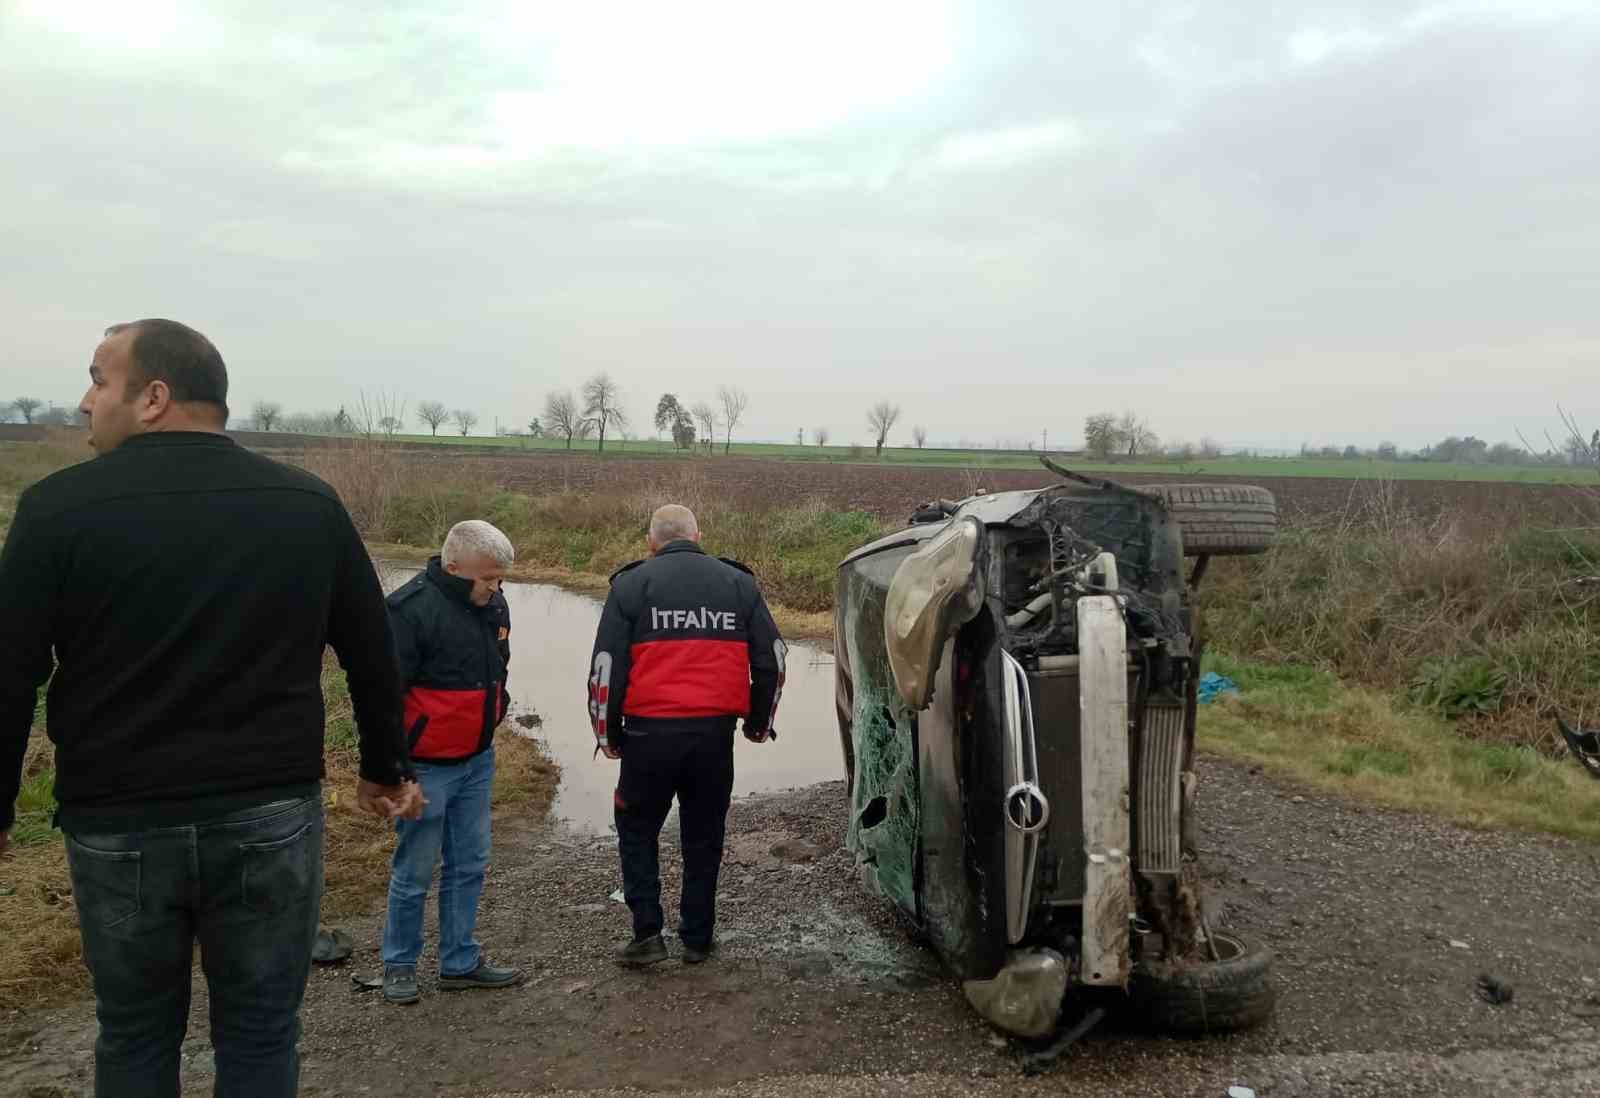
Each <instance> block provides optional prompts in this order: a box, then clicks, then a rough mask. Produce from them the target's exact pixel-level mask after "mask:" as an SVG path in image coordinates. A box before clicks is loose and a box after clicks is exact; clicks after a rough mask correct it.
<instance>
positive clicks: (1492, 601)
mask: <svg viewBox="0 0 1600 1098" xmlns="http://www.w3.org/2000/svg"><path fill="white" fill-rule="evenodd" d="M1573 499H1574V503H1575V505H1576V506H1579V507H1582V506H1584V501H1585V499H1588V501H1589V504H1590V505H1591V506H1592V509H1593V512H1594V521H1593V525H1592V526H1590V527H1587V528H1576V529H1570V530H1549V529H1537V528H1531V527H1520V528H1515V527H1514V528H1504V527H1497V526H1494V525H1492V524H1477V525H1473V526H1470V527H1468V526H1465V525H1463V524H1462V523H1460V522H1459V521H1457V520H1455V519H1453V518H1451V517H1444V518H1435V519H1423V518H1421V517H1419V516H1417V515H1415V514H1413V513H1410V512H1408V511H1406V510H1404V509H1402V508H1397V507H1395V506H1394V505H1393V501H1392V497H1385V496H1383V495H1382V494H1381V493H1380V494H1378V495H1374V496H1371V497H1367V498H1366V499H1364V500H1361V501H1360V502H1358V503H1357V504H1356V505H1355V506H1353V507H1352V508H1351V510H1350V511H1349V512H1348V513H1346V514H1343V515H1336V516H1331V517H1329V518H1328V519H1326V520H1324V521H1320V522H1310V523H1302V524H1300V525H1296V526H1294V527H1292V528H1289V529H1286V530H1285V531H1283V533H1282V534H1281V535H1280V538H1279V542H1278V545H1277V547H1276V548H1274V549H1273V551H1272V552H1270V553H1267V554H1265V555H1263V556H1260V557H1251V558H1234V559H1226V560H1218V561H1217V562H1215V567H1213V568H1212V570H1211V572H1210V574H1209V575H1208V577H1207V579H1206V582H1205V584H1204V586H1203V587H1202V589H1201V593H1200V597H1201V600H1202V603H1203V606H1204V610H1205V623H1206V630H1207V635H1208V638H1209V640H1210V642H1211V643H1213V644H1215V645H1216V646H1217V647H1218V648H1219V649H1221V650H1224V651H1228V652H1233V653H1237V654H1239V655H1241V656H1243V657H1245V658H1247V659H1250V660H1252V661H1255V662H1257V663H1261V664H1266V665H1273V666H1282V665H1289V666H1315V667H1321V668H1326V669H1328V670H1329V671H1331V672H1333V673H1334V674H1336V675H1337V676H1339V677H1340V678H1341V679H1344V680H1346V681H1350V682H1358V683H1361V684H1363V685H1366V686H1370V687H1373V688H1376V689H1379V690H1382V691H1385V692H1387V693H1389V694H1390V695H1392V696H1394V697H1396V698H1402V697H1403V698H1407V699H1408V700H1409V701H1411V702H1412V703H1414V704H1416V705H1419V706H1422V707H1424V708H1426V709H1429V710H1431V711H1432V712H1434V713H1437V714H1438V715H1440V716H1442V717H1445V718H1447V719H1449V720H1450V721H1451V722H1452V723H1451V728H1452V729H1453V731H1455V732H1456V733H1458V734H1459V735H1460V736H1461V737H1463V738H1465V739H1468V740H1473V741H1482V742H1497V743H1504V744H1510V745H1512V746H1526V747H1533V748H1537V749H1538V750H1541V751H1544V752H1547V753H1549V754H1552V755H1555V754H1560V753H1562V752H1563V750H1564V748H1563V747H1562V744H1561V740H1560V737H1559V735H1558V734H1557V733H1556V731H1555V719H1554V718H1555V716H1556V715H1557V714H1558V713H1559V714H1564V715H1565V716H1566V717H1567V718H1568V719H1569V720H1572V721H1575V722H1579V723H1589V724H1594V723H1597V722H1600V647H1597V646H1596V645H1595V643H1594V637H1595V635H1596V634H1597V632H1600V498H1595V497H1585V496H1584V495H1582V494H1579V493H1576V492H1575V493H1574V497H1573Z"/></svg>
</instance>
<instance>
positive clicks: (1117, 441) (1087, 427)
mask: <svg viewBox="0 0 1600 1098" xmlns="http://www.w3.org/2000/svg"><path fill="white" fill-rule="evenodd" d="M1083 448H1084V449H1085V450H1087V451H1089V453H1090V455H1091V456H1093V457H1097V458H1100V459H1101V460H1102V461H1103V460H1105V459H1106V458H1108V457H1110V456H1111V455H1112V453H1113V452H1115V451H1117V450H1120V449H1121V448H1122V435H1121V433H1120V432H1119V431H1118V430H1117V417H1116V416H1113V415H1111V414H1110V413H1109V412H1096V413H1095V414H1093V415H1091V416H1087V417H1085V418H1084V421H1083Z"/></svg>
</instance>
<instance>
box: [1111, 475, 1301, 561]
mask: <svg viewBox="0 0 1600 1098" xmlns="http://www.w3.org/2000/svg"><path fill="white" fill-rule="evenodd" d="M1137 490H1138V491H1140V492H1143V493H1145V494H1146V495H1151V496H1155V497H1156V498H1157V499H1160V500H1161V501H1162V502H1163V503H1165V504H1166V505H1167V510H1168V511H1170V512H1171V513H1172V515H1173V517H1174V518H1176V519H1177V520H1178V529H1179V530H1181V531H1182V533H1183V554H1184V556H1188V557H1198V556H1244V555H1247V554H1252V553H1264V552H1266V551H1267V550H1268V549H1270V548H1272V542H1273V539H1274V538H1275V537H1276V536H1277V533H1278V504H1277V501H1276V500H1274V499H1273V498H1272V493H1271V492H1269V491H1267V490H1266V489H1265V488H1257V487H1255V486H1254V485H1250V484H1140V485H1138V486H1137Z"/></svg>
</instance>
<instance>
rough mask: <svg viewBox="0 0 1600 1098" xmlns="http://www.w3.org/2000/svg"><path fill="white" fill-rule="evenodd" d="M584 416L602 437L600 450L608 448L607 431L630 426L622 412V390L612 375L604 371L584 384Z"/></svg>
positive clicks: (625, 414)
mask: <svg viewBox="0 0 1600 1098" xmlns="http://www.w3.org/2000/svg"><path fill="white" fill-rule="evenodd" d="M583 414H584V415H585V416H586V417H588V420H589V422H590V423H591V424H593V425H594V429H595V431H596V432H597V433H598V434H599V436H600V449H601V451H604V450H605V448H606V431H607V430H608V429H611V428H617V429H619V430H620V429H621V428H623V427H626V426H627V425H628V416H627V413H626V412H624V411H623V410H622V389H621V388H620V387H619V386H618V385H617V383H616V382H615V381H613V380H612V378H611V375H610V374H608V373H605V372H604V371H602V372H601V373H598V374H595V375H594V377H591V378H590V379H589V380H588V381H585V382H584V383H583Z"/></svg>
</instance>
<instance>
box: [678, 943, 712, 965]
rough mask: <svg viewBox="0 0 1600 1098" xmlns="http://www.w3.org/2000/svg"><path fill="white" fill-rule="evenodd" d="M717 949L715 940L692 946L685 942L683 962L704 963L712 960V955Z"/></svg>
mask: <svg viewBox="0 0 1600 1098" xmlns="http://www.w3.org/2000/svg"><path fill="white" fill-rule="evenodd" d="M716 951H717V943H716V942H715V941H710V942H707V943H706V944H705V945H703V946H692V945H690V944H689V943H687V942H685V943H684V944H683V963H684V964H686V965H703V964H705V963H706V962H707V961H709V960H711V955H712V954H713V953H715V952H716Z"/></svg>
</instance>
